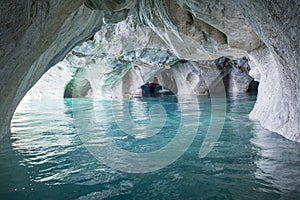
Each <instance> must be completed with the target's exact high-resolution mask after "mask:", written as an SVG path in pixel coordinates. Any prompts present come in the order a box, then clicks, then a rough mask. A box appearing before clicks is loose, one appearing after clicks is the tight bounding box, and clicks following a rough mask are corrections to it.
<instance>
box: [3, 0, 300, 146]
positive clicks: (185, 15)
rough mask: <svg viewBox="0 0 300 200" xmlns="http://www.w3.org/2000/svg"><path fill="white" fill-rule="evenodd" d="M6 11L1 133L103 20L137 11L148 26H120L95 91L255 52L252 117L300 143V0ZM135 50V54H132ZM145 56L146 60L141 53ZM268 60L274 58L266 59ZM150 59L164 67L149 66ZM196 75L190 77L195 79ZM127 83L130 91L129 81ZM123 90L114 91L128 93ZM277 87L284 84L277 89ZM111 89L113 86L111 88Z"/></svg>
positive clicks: (71, 4)
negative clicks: (178, 66) (180, 65)
mask: <svg viewBox="0 0 300 200" xmlns="http://www.w3.org/2000/svg"><path fill="white" fill-rule="evenodd" d="M176 3H177V4H176ZM0 8H1V13H0V19H1V23H0V26H1V29H0V35H1V37H0V72H1V73H0V92H1V93H0V102H1V104H0V113H1V119H0V132H1V134H0V136H3V134H5V133H7V132H8V129H9V124H10V120H11V118H12V115H13V113H14V110H15V108H16V107H17V105H18V103H19V102H20V100H21V99H22V97H23V96H24V95H25V94H26V92H27V91H28V90H29V89H30V88H31V87H32V86H33V85H34V84H35V83H36V81H37V80H38V79H39V78H40V77H41V76H42V75H43V74H44V73H45V72H46V71H47V70H48V69H49V68H50V67H52V66H53V65H54V64H56V63H57V62H58V61H60V60H62V59H63V58H64V57H65V55H66V54H67V53H68V52H69V51H70V50H71V49H72V48H73V47H74V46H75V45H76V44H78V43H79V42H81V41H83V40H85V39H87V38H89V37H90V36H91V35H92V34H93V33H95V32H96V31H97V30H99V29H100V27H101V26H102V25H103V23H104V25H105V26H106V25H110V24H111V23H116V22H119V21H121V20H123V19H125V18H126V16H127V14H129V13H130V12H137V16H138V17H139V20H140V22H141V23H142V25H143V27H142V26H141V27H140V28H141V29H140V31H139V32H135V34H130V32H127V35H126V34H125V35H122V34H123V33H124V32H122V30H123V28H129V29H130V28H133V27H134V26H133V27H130V23H129V27H126V26H128V24H127V25H123V26H119V27H117V28H118V29H117V30H119V32H117V33H119V36H120V39H119V40H106V41H104V44H105V43H106V45H103V46H101V48H102V52H103V53H108V54H110V52H107V51H105V50H109V49H110V50H113V53H111V54H110V55H109V56H108V57H105V56H103V55H102V56H103V57H105V62H100V61H99V60H97V59H90V62H91V63H90V64H91V65H94V66H95V67H96V66H97V67H98V71H96V72H95V71H93V70H90V71H89V70H87V71H86V73H89V76H97V75H101V77H103V81H102V82H100V83H99V82H98V83H96V82H92V81H90V80H89V82H90V84H91V87H92V88H98V87H102V86H103V83H108V82H109V83H111V84H110V85H115V86H116V85H120V82H118V81H116V80H117V79H114V77H115V75H116V72H117V73H118V74H119V77H123V76H124V75H125V74H127V73H129V71H131V70H132V68H133V69H134V70H135V69H136V70H137V71H136V72H135V73H138V70H144V71H145V73H143V74H144V76H145V77H143V79H142V80H143V81H144V80H147V79H148V78H151V77H152V75H149V74H148V73H146V71H147V69H149V68H150V69H153V68H155V69H156V68H157V70H158V71H159V70H160V69H161V68H159V67H162V64H163V65H166V67H167V68H168V67H169V65H170V64H174V63H173V62H175V61H176V59H178V60H188V61H191V62H195V63H197V62H200V61H203V60H214V59H216V58H218V57H220V56H226V57H229V58H234V59H236V58H240V57H243V56H246V55H247V54H250V56H249V57H250V59H252V64H253V65H252V67H253V68H254V69H255V70H254V71H256V75H257V76H256V75H253V76H254V77H255V78H257V79H259V80H260V81H261V82H262V83H263V84H261V85H260V86H259V94H258V95H259V96H258V100H257V103H256V105H255V108H254V110H253V111H252V113H251V115H250V116H251V117H252V118H254V119H257V120H259V121H260V122H261V124H262V126H264V127H266V128H268V129H270V130H273V131H276V132H278V133H280V134H282V135H283V136H285V137H287V138H289V139H291V140H295V141H300V134H299V130H300V128H299V121H300V119H299V117H300V114H299V113H300V103H299V102H300V101H299V100H300V99H299V94H300V92H299V78H300V75H299V74H300V73H299V66H298V65H299V64H298V63H299V59H300V58H299V48H300V47H299V41H300V40H299V39H298V38H297V36H298V35H299V24H298V23H300V22H299V16H300V15H299V14H300V13H299V12H300V9H299V2H298V1H296V0H289V1H280V0H275V1H263V0H249V1H248V0H241V1H240V0H229V1H225V0H222V1H219V0H212V1H211V0H177V1H176V2H175V1H174V0H162V1H155V0H140V1H135V0H125V1H114V0H113V1H100V0H87V1H84V0H75V1H74V0H73V1H70V0H66V1H55V0H45V1H36V0H30V1H25V0H23V1H18V2H16V1H9V0H4V1H3V2H2V3H1V5H0ZM131 25H132V24H131ZM109 31H110V30H109V29H106V31H104V32H103V33H102V34H104V35H105V34H106V35H109V34H110V35H112V34H115V33H116V32H109ZM104 38H109V37H104ZM128 38H129V39H128ZM111 39H112V38H111ZM126 40H127V41H126ZM129 41H131V42H129ZM101 44H103V41H101ZM120 44H121V45H120ZM114 45H115V46H114ZM136 45H137V46H138V47H139V48H140V50H137V49H136ZM146 46H147V49H149V48H148V47H151V48H153V49H156V50H159V52H160V53H162V52H164V53H165V52H171V55H172V56H174V57H176V59H175V60H174V59H173V60H172V59H170V62H171V63H169V64H168V63H167V61H166V60H160V59H159V58H155V57H154V56H155V55H154V54H155V53H157V51H151V50H147V51H146V53H145V52H144V51H143V50H142V49H144V47H146ZM151 48H150V49H151ZM123 49H126V52H124V51H123ZM130 49H131V50H134V51H130ZM132 52H134V55H133V57H130V56H132V54H131V53H132ZM141 53H145V54H142V55H146V56H144V57H143V56H140V55H141ZM122 56H125V57H122ZM137 56H140V57H139V59H136V58H137ZM151 56H152V57H151ZM172 56H171V58H172ZM265 56H267V58H270V59H268V60H266V59H264V58H265ZM116 57H117V58H118V59H117V61H118V62H119V63H117V65H115V66H118V67H119V68H115V69H112V70H111V72H110V73H104V71H103V70H104V69H105V67H106V66H107V65H109V66H111V65H110V64H111V63H112V62H114V60H115V59H116ZM124 58H125V59H124ZM130 58H132V59H133V61H134V59H136V61H139V63H138V62H136V65H137V67H138V68H136V67H135V66H134V65H133V66H131V65H128V64H127V63H126V61H128V60H129V59H130ZM163 58H164V57H163ZM169 58H170V57H169ZM151 60H156V61H157V63H150V61H151ZM133 61H132V60H131V62H133ZM140 61H142V63H140ZM149 65H150V67H149V68H147V67H146V66H149ZM99 66H100V67H99ZM150 71H152V72H153V70H150ZM154 71H155V70H154ZM155 73H156V71H155ZM252 74H255V72H253V73H252ZM147 77H148V78H147ZM193 77H194V75H191V76H190V78H189V79H190V80H191V81H193V80H195V79H194V78H193ZM139 81H141V80H139ZM99 84H100V85H99ZM101 84H102V85H101ZM122 84H123V86H124V81H123V82H122ZM123 86H122V87H121V86H118V87H115V88H125V87H123ZM272 86H276V87H278V88H277V90H275V89H274V87H273V88H271V87H272ZM102 88H103V87H102ZM109 89H110V88H109V87H107V91H108V90H109ZM103 92H104V93H105V92H106V91H102V94H103ZM94 95H97V94H94ZM99 95H101V94H99ZM273 122H276V126H273V125H272V123H273Z"/></svg>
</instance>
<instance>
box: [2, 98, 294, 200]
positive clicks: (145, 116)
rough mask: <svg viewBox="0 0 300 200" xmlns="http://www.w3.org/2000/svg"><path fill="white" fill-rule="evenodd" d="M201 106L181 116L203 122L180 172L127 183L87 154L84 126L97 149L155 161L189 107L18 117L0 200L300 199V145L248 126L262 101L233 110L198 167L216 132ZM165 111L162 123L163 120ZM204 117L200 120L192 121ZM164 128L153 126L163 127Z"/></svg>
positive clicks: (134, 105) (42, 109) (52, 110)
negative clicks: (109, 147)
mask: <svg viewBox="0 0 300 200" xmlns="http://www.w3.org/2000/svg"><path fill="white" fill-rule="evenodd" d="M198 100H199V106H197V107H198V110H196V109H189V110H188V109H187V110H185V111H188V112H185V113H184V114H185V115H186V116H188V117H189V118H188V119H189V120H190V121H189V123H191V124H192V125H193V124H195V123H196V122H197V121H198V120H199V121H200V123H199V126H198V131H197V135H196V136H195V137H194V140H193V142H192V144H191V145H190V146H189V147H188V149H187V150H186V151H185V153H184V154H183V155H182V156H181V157H180V158H179V159H178V160H177V161H175V162H174V163H172V164H170V165H168V166H166V167H165V168H163V169H160V170H158V171H155V172H151V173H145V174H130V173H124V172H121V171H118V170H115V169H113V168H110V167H108V166H107V165H105V164H103V163H101V162H99V161H98V160H97V159H95V158H94V157H93V156H92V155H91V154H90V153H89V151H88V150H87V149H86V148H85V146H84V145H83V143H82V138H81V137H79V131H80V129H79V128H80V126H88V128H89V129H88V131H87V132H86V134H91V135H93V134H96V133H97V135H95V138H94V140H93V142H94V143H95V144H97V145H101V144H105V143H106V142H107V141H111V142H113V143H114V144H115V145H116V146H118V147H119V148H122V149H125V150H127V151H131V152H144V153H145V152H151V151H155V150H157V149H160V148H162V147H164V146H165V145H167V144H168V143H169V142H170V141H172V139H173V138H174V137H175V136H176V134H177V131H178V128H179V126H180V121H181V114H182V112H181V111H182V107H180V106H186V107H187V108H188V105H189V104H191V103H192V102H191V101H190V100H189V101H186V102H185V103H184V102H181V103H182V104H179V103H178V100H177V98H175V97H165V98H144V99H139V100H132V101H129V103H128V102H127V103H128V104H124V103H125V102H124V101H115V102H113V104H112V102H111V101H105V100H101V101H90V100H87V99H77V100H76V101H77V102H74V101H71V100H69V99H66V100H65V101H64V102H61V101H53V100H51V101H31V102H27V103H26V105H25V106H24V107H22V109H19V110H18V111H17V112H16V113H15V116H14V119H13V121H12V129H11V130H12V134H11V137H9V136H7V137H5V138H4V140H2V141H1V143H0V162H1V164H0V180H1V182H0V198H1V199H93V198H94V199H103V198H113V199H133V198H136V199H201V198H203V199H280V198H282V199H300V181H299V179H298V177H299V175H300V167H299V166H300V144H297V143H294V142H291V141H288V140H286V139H284V138H283V137H281V136H279V135H277V134H275V133H272V132H269V131H267V130H264V129H262V128H261V127H260V125H259V124H258V123H257V122H255V121H250V120H249V119H248V116H247V115H248V113H249V112H250V110H251V109H252V106H253V104H254V101H255V97H253V96H245V95H242V96H235V97H230V98H229V99H228V100H227V114H226V121H225V124H224V127H223V131H222V133H221V135H220V138H219V139H218V141H217V142H216V144H215V146H214V148H213V149H212V151H211V152H210V153H209V154H208V155H207V156H206V157H205V158H203V159H199V158H198V153H199V149H200V147H201V144H202V142H203V140H204V138H205V135H206V132H207V130H208V127H209V126H210V125H211V126H213V125H214V124H217V123H218V122H214V121H211V107H210V104H211V102H210V100H209V99H208V98H204V97H203V98H199V99H198ZM74 103H76V106H74ZM154 104H157V105H158V107H156V108H155V107H154V108H152V112H153V113H152V114H151V107H152V105H154ZM112 105H113V108H114V109H113V111H112V109H110V108H112ZM124 105H125V107H126V105H129V107H130V109H129V112H128V113H125V112H124V109H122V108H124ZM161 108H163V109H164V111H163V112H164V113H165V115H162V116H161V115H159V114H161V110H160V109H161ZM76 109H78V110H76ZM91 110H93V112H89V111H91ZM198 112H200V113H201V115H200V117H199V118H198V119H195V118H197V117H195V114H197V113H198ZM87 113H90V114H91V113H92V115H93V116H92V119H94V120H93V122H92V123H93V124H92V125H93V126H91V124H90V122H89V123H87V124H85V120H82V121H81V122H80V123H77V121H78V117H82V118H83V119H84V118H85V117H88V118H89V119H90V117H91V116H87V115H85V114H87ZM90 114H89V115H90ZM127 114H129V116H130V118H131V120H130V121H129V122H130V124H128V126H129V127H130V126H131V127H133V128H134V130H135V131H134V132H126V131H124V128H125V129H126V127H123V128H122V127H121V129H120V127H119V126H118V123H117V122H118V120H115V118H117V119H120V120H124V119H126V116H128V115H127ZM124 116H125V117H124ZM151 116H154V117H155V119H161V120H162V121H163V120H165V121H164V123H163V124H164V127H163V128H162V129H159V133H157V134H154V132H147V128H145V127H147V126H148V127H149V125H150V124H151V122H152V123H153V121H151ZM163 118H165V119H163ZM152 120H153V119H152ZM161 120H159V121H156V122H155V121H154V122H155V123H154V124H158V125H159V126H160V125H161V124H159V123H160V122H161ZM159 126H158V127H159ZM91 128H94V129H91ZM127 128H128V127H127ZM157 130H158V129H157ZM157 130H155V131H157ZM128 133H129V134H128ZM155 133H156V132H155ZM109 156H110V155H109ZM112 157H113V155H112Z"/></svg>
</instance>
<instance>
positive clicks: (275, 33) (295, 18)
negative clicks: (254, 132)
mask: <svg viewBox="0 0 300 200" xmlns="http://www.w3.org/2000/svg"><path fill="white" fill-rule="evenodd" d="M236 4H237V5H238V6H239V8H240V9H241V10H243V13H244V16H245V18H246V19H247V21H248V22H249V24H250V25H251V27H252V28H253V30H254V31H255V32H256V33H257V34H258V36H259V37H260V38H261V40H262V41H264V43H265V44H266V46H267V48H260V49H257V50H256V51H254V52H252V53H250V55H252V58H253V61H254V65H255V67H256V68H257V69H256V70H257V71H259V73H260V75H259V76H260V86H259V93H258V99H257V102H256V104H255V107H254V109H253V111H252V112H251V114H250V116H251V118H253V119H257V120H259V121H260V123H261V125H262V126H263V127H265V128H267V129H269V130H271V131H274V132H277V133H279V134H281V135H283V136H284V137H286V138H288V139H290V140H293V141H298V142H300V83H299V80H300V67H299V62H300V40H299V38H298V36H299V34H300V29H299V27H300V21H299V16H300V2H299V1H296V0H295V1H293V0H289V1H280V0H275V1H245V0H242V1H236Z"/></svg>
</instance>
